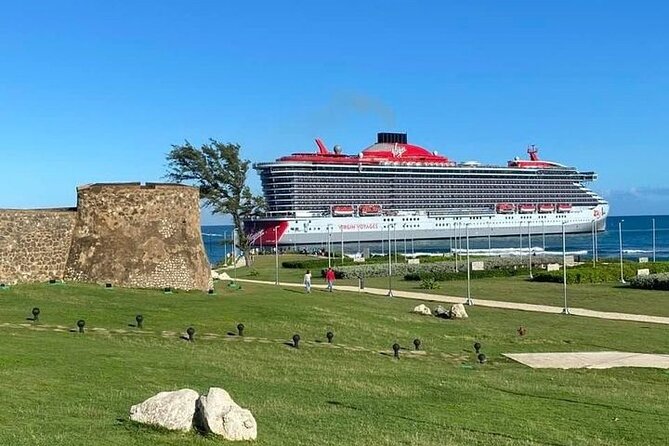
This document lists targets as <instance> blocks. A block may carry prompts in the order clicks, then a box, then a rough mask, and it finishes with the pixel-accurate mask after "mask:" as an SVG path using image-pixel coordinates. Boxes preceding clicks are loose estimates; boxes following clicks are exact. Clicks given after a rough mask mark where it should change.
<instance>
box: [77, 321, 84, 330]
mask: <svg viewBox="0 0 669 446" xmlns="http://www.w3.org/2000/svg"><path fill="white" fill-rule="evenodd" d="M85 326H86V321H85V320H83V319H79V320H78V321H77V327H79V333H83V332H84V327H85Z"/></svg>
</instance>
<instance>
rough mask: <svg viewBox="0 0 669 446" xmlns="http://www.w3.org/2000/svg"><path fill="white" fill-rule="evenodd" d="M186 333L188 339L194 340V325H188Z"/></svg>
mask: <svg viewBox="0 0 669 446" xmlns="http://www.w3.org/2000/svg"><path fill="white" fill-rule="evenodd" d="M186 334H187V335H188V340H189V341H190V342H193V337H194V336H195V329H194V328H193V327H188V328H187V329H186Z"/></svg>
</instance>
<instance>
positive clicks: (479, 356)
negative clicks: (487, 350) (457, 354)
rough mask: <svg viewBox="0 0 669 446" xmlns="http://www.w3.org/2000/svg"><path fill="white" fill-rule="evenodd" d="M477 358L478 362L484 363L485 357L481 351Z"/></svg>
mask: <svg viewBox="0 0 669 446" xmlns="http://www.w3.org/2000/svg"><path fill="white" fill-rule="evenodd" d="M477 358H478V360H479V362H480V363H481V364H484V363H485V361H486V357H485V355H484V354H483V353H479V355H478V356H477Z"/></svg>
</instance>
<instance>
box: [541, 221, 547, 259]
mask: <svg viewBox="0 0 669 446" xmlns="http://www.w3.org/2000/svg"><path fill="white" fill-rule="evenodd" d="M541 238H542V241H543V242H542V245H541V247H542V248H543V249H544V251H545V250H546V222H545V221H543V220H541Z"/></svg>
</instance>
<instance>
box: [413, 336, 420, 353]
mask: <svg viewBox="0 0 669 446" xmlns="http://www.w3.org/2000/svg"><path fill="white" fill-rule="evenodd" d="M413 346H414V348H415V349H416V350H420V339H418V338H416V339H414V340H413Z"/></svg>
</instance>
